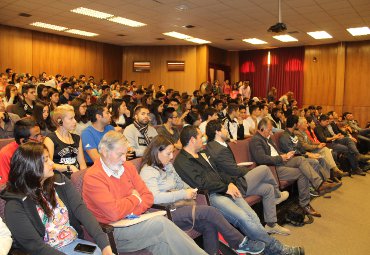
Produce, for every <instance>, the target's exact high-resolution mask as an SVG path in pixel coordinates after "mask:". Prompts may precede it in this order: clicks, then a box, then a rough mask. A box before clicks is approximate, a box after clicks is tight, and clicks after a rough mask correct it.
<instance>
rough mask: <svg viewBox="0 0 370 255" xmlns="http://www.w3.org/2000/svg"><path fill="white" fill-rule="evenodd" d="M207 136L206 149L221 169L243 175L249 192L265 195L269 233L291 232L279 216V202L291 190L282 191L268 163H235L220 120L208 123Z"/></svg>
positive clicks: (265, 212)
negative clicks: (255, 165) (249, 166)
mask: <svg viewBox="0 0 370 255" xmlns="http://www.w3.org/2000/svg"><path fill="white" fill-rule="evenodd" d="M206 135H207V137H208V143H207V151H208V152H209V154H210V155H211V157H212V158H213V159H214V162H215V164H216V167H217V169H218V170H220V171H223V172H224V173H225V174H227V175H229V176H233V177H235V178H244V179H245V180H246V182H247V184H248V187H247V192H246V194H245V195H246V196H251V195H257V196H261V197H262V202H263V212H264V220H265V222H266V226H265V229H266V231H267V232H268V233H275V234H281V235H289V234H290V230H289V229H287V228H283V227H281V226H279V225H278V224H277V223H276V222H277V217H276V204H279V203H281V202H283V201H284V200H286V199H287V198H288V197H289V193H288V191H283V192H280V190H279V186H278V184H277V182H276V180H275V178H274V176H273V175H272V172H271V170H270V168H269V167H267V166H265V165H261V166H257V167H256V168H253V169H248V168H247V167H246V166H238V165H237V164H236V161H235V158H234V154H233V153H232V151H231V149H230V147H229V146H228V145H227V143H226V140H227V139H228V135H227V131H226V129H225V127H223V126H222V124H221V122H220V121H219V120H211V121H210V122H208V123H207V127H206Z"/></svg>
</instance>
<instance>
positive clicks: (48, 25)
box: [30, 22, 68, 31]
mask: <svg viewBox="0 0 370 255" xmlns="http://www.w3.org/2000/svg"><path fill="white" fill-rule="evenodd" d="M30 25H31V26H35V27H42V28H47V29H52V30H57V31H64V30H66V29H68V28H66V27H62V26H57V25H52V24H48V23H43V22H33V23H31V24H30Z"/></svg>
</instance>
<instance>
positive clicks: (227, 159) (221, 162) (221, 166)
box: [207, 141, 249, 177]
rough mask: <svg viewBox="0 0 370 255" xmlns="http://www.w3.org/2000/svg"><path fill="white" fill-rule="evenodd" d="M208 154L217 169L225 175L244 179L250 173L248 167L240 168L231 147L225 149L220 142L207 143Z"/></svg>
mask: <svg viewBox="0 0 370 255" xmlns="http://www.w3.org/2000/svg"><path fill="white" fill-rule="evenodd" d="M207 152H208V153H209V155H211V157H212V159H213V162H214V163H215V164H216V167H217V169H218V170H219V171H222V172H223V173H224V174H225V175H230V176H233V177H242V176H244V175H246V174H247V173H248V171H249V170H248V168H247V167H242V166H238V165H237V164H236V161H235V158H234V154H233V153H232V151H231V149H230V147H225V146H223V145H221V144H220V143H219V142H216V141H212V142H209V143H207Z"/></svg>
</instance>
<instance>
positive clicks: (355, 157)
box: [315, 114, 370, 176]
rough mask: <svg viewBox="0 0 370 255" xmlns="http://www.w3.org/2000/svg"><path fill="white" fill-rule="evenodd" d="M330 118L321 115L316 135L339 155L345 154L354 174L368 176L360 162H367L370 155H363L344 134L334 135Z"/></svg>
mask: <svg viewBox="0 0 370 255" xmlns="http://www.w3.org/2000/svg"><path fill="white" fill-rule="evenodd" d="M328 125H329V117H328V116H327V115H325V114H324V115H321V116H320V119H319V124H318V125H317V126H316V128H315V134H316V136H317V138H318V139H319V141H320V142H322V143H326V144H327V146H328V147H329V148H330V149H332V150H334V151H335V152H337V153H343V154H345V155H346V157H347V158H348V160H349V162H350V164H351V168H352V173H354V174H358V175H362V176H365V175H366V174H365V173H364V172H363V171H362V169H361V168H360V167H359V164H358V161H367V160H369V159H370V155H362V154H360V152H359V151H358V149H357V148H356V144H355V143H354V142H353V141H352V140H351V138H349V137H345V136H344V135H343V134H342V133H337V134H334V135H333V134H332V133H330V131H329V129H328Z"/></svg>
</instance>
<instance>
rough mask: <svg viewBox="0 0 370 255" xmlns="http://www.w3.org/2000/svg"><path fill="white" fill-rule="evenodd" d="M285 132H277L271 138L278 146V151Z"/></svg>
mask: <svg viewBox="0 0 370 255" xmlns="http://www.w3.org/2000/svg"><path fill="white" fill-rule="evenodd" d="M283 133H284V131H281V132H276V133H274V134H273V135H272V136H271V139H272V141H273V142H274V143H275V144H276V146H277V147H278V149H279V150H280V142H279V140H280V137H281V136H282V135H283Z"/></svg>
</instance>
